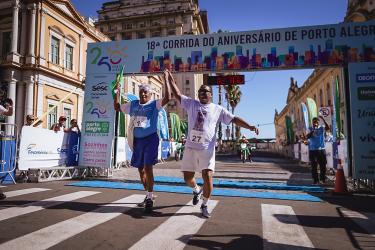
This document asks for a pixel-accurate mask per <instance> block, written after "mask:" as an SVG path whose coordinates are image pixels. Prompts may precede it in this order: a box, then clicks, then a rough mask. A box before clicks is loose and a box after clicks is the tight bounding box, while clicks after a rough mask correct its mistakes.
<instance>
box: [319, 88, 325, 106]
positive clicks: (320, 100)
mask: <svg viewBox="0 0 375 250" xmlns="http://www.w3.org/2000/svg"><path fill="white" fill-rule="evenodd" d="M319 102H320V103H319V105H320V107H323V105H324V104H323V90H322V89H320V90H319Z"/></svg>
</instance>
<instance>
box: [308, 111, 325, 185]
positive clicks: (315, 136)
mask: <svg viewBox="0 0 375 250" xmlns="http://www.w3.org/2000/svg"><path fill="white" fill-rule="evenodd" d="M319 118H321V119H322V120H323V122H324V126H322V125H319ZM319 118H318V117H314V118H313V119H312V127H310V128H309V130H310V132H309V133H308V134H307V135H306V137H307V139H308V141H309V158H310V163H311V174H312V178H313V183H314V184H318V183H319V178H318V164H319V168H320V181H321V182H322V183H325V181H326V165H327V158H326V151H325V133H326V132H327V131H329V130H330V128H329V125H328V124H327V122H326V121H325V120H324V118H323V117H321V116H320V117H319Z"/></svg>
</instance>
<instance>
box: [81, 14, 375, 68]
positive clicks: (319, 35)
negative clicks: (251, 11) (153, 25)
mask: <svg viewBox="0 0 375 250" xmlns="http://www.w3.org/2000/svg"><path fill="white" fill-rule="evenodd" d="M87 54H88V60H87V64H88V67H87V74H88V75H89V74H112V73H113V72H119V70H120V68H121V66H122V65H125V72H126V73H144V74H148V73H151V72H160V71H163V69H165V68H168V69H170V70H172V71H174V72H210V71H214V72H217V71H231V72H233V71H251V70H261V69H283V68H285V69H289V68H312V67H316V66H324V65H341V64H346V63H348V62H359V61H374V60H375V59H374V58H375V22H374V21H369V22H362V23H361V22H356V23H340V24H332V25H321V26H305V27H294V28H282V29H269V30H257V31H246V32H231V33H216V34H207V35H184V36H168V37H157V38H146V39H137V40H123V41H114V42H103V43H93V44H89V47H88V50H87Z"/></svg>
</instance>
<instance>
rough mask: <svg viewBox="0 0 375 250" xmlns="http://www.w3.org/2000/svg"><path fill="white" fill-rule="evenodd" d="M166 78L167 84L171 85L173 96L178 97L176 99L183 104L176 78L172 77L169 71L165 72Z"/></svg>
mask: <svg viewBox="0 0 375 250" xmlns="http://www.w3.org/2000/svg"><path fill="white" fill-rule="evenodd" d="M164 77H165V81H166V83H167V84H169V86H170V88H171V90H172V93H173V95H174V96H175V97H176V99H177V100H178V101H179V102H181V92H180V90H179V89H178V87H177V84H176V81H175V80H174V77H173V76H172V73H171V72H170V71H169V70H165V71H164Z"/></svg>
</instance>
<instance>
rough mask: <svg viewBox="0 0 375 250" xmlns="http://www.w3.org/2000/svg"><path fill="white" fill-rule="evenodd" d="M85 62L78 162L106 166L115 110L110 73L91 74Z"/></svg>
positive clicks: (110, 146)
mask: <svg viewBox="0 0 375 250" xmlns="http://www.w3.org/2000/svg"><path fill="white" fill-rule="evenodd" d="M91 71H92V70H90V67H89V65H88V68H87V73H88V74H87V77H86V86H85V103H84V109H83V119H82V131H81V147H80V157H79V165H80V166H86V167H102V168H109V167H111V164H112V147H113V145H112V144H113V138H114V119H115V110H114V109H113V98H112V89H111V83H112V81H113V80H114V79H115V74H113V75H94V74H90V72H91Z"/></svg>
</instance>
